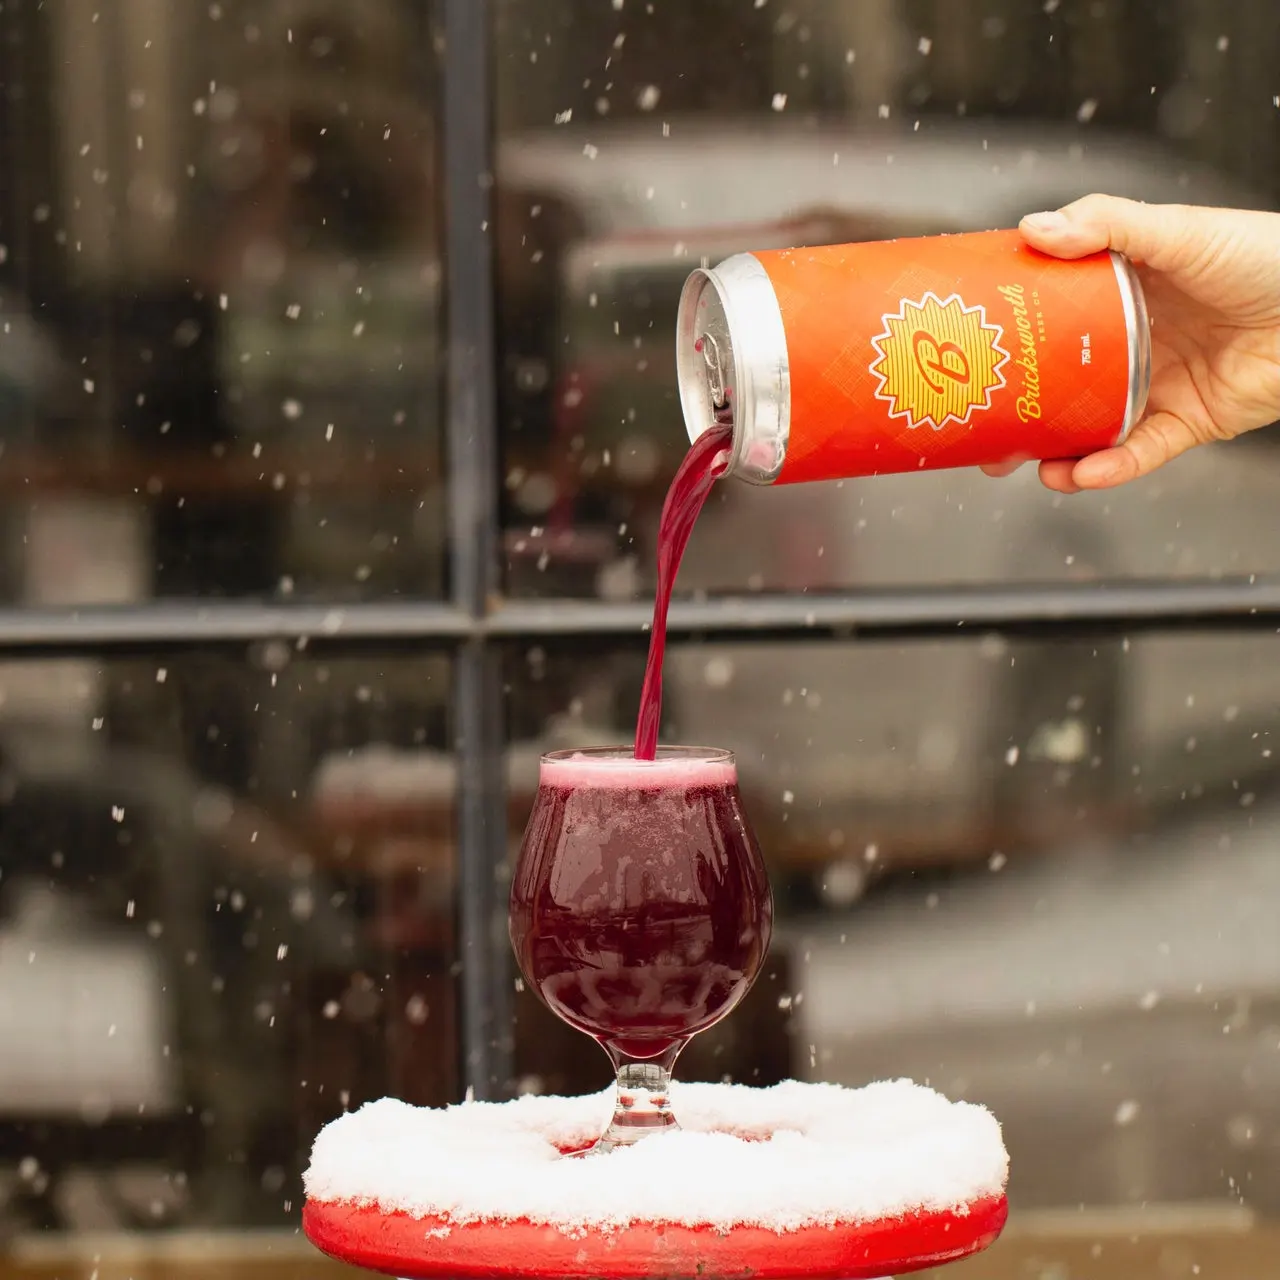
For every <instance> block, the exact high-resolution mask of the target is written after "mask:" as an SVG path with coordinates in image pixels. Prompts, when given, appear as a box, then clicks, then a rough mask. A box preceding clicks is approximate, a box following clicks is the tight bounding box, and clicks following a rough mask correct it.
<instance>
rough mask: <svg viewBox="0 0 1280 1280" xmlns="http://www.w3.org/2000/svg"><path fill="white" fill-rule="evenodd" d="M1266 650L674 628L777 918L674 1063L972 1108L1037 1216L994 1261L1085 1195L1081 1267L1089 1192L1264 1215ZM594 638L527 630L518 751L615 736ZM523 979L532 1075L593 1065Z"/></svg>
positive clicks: (525, 1064)
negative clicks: (772, 639) (997, 1135)
mask: <svg viewBox="0 0 1280 1280" xmlns="http://www.w3.org/2000/svg"><path fill="white" fill-rule="evenodd" d="M1274 649H1275V639H1274V636H1267V635H1261V636H1253V637H1230V636H1213V637H1195V636H1179V637H1169V638H1164V637H1161V638H1156V637H1150V638H1139V639H1133V640H1131V641H1125V640H1115V641H1105V642H1097V641H1053V642H1040V641H1036V642H1031V641H1023V642H1018V643H1006V642H1000V641H996V640H994V639H985V640H968V641H961V640H957V641H946V642H941V643H917V644H887V643H866V644H863V645H858V644H854V645H850V644H847V643H841V642H831V643H829V644H815V643H801V644H787V645H766V646H755V645H749V644H733V645H719V644H717V645H697V644H681V645H678V646H677V647H676V648H675V650H674V651H673V652H672V653H671V654H670V657H669V663H670V665H669V677H668V680H669V688H670V703H669V708H668V710H669V714H668V718H667V729H666V733H665V740H667V741H670V742H681V741H689V740H691V739H697V740H701V739H703V738H705V737H707V736H708V735H710V734H714V737H715V741H716V743H717V744H719V745H723V746H727V747H731V748H732V749H733V750H734V751H735V752H736V753H737V757H738V764H739V772H740V776H741V779H742V784H743V789H744V795H745V799H746V803H747V807H748V812H749V813H750V815H751V818H752V821H753V823H754V824H755V826H756V828H757V830H758V833H759V835H760V839H761V844H762V847H763V849H764V852H765V856H766V859H767V860H768V863H769V870H770V876H771V879H772V883H773V888H774V893H775V899H776V903H777V907H778V911H779V926H778V927H777V929H776V930H775V937H774V944H773V949H772V951H771V955H770V963H769V970H768V971H767V973H766V977H765V978H764V979H762V980H761V982H760V983H759V984H758V985H757V987H756V988H755V989H754V990H753V993H752V1003H751V1004H750V1005H745V1004H744V1006H743V1007H742V1008H741V1010H740V1011H737V1012H735V1013H734V1014H732V1015H731V1016H730V1017H729V1018H728V1019H727V1020H726V1021H725V1023H724V1024H722V1026H721V1028H719V1029H718V1031H717V1032H716V1033H713V1034H709V1035H707V1036H706V1037H705V1041H706V1042H705V1043H699V1042H698V1041H697V1040H695V1042H694V1044H693V1046H692V1048H691V1050H690V1052H689V1053H688V1056H687V1057H686V1058H683V1059H682V1060H681V1065H680V1066H679V1067H678V1069H677V1075H678V1076H680V1077H681V1078H685V1079H690V1078H693V1079H699V1078H700V1079H711V1080H718V1079H720V1078H722V1077H723V1076H726V1075H727V1076H730V1077H732V1078H733V1079H737V1080H741V1081H743V1082H746V1083H754V1082H757V1081H760V1082H763V1081H767V1080H772V1079H777V1078H785V1077H787V1076H794V1077H796V1078H799V1079H814V1080H832V1081H836V1082H839V1083H842V1084H847V1085H851V1086H856V1085H860V1084H863V1083H866V1082H867V1081H870V1080H875V1079H882V1078H885V1077H891V1078H896V1077H898V1076H904V1075H905V1076H909V1077H911V1078H913V1079H916V1080H920V1081H929V1082H931V1083H932V1084H933V1085H934V1086H935V1087H937V1088H939V1089H942V1090H943V1091H944V1092H946V1093H947V1094H948V1095H950V1096H953V1097H966V1098H972V1099H974V1100H977V1101H981V1102H983V1103H984V1104H986V1105H988V1106H990V1107H991V1108H992V1109H993V1110H994V1111H995V1113H996V1114H997V1115H998V1116H999V1117H1000V1119H1001V1121H1002V1122H1003V1124H1004V1126H1005V1134H1006V1140H1007V1143H1008V1146H1009V1149H1010V1155H1011V1160H1012V1168H1013V1180H1012V1186H1011V1196H1012V1202H1013V1206H1014V1218H1013V1222H1014V1224H1015V1225H1016V1224H1018V1223H1022V1224H1024V1226H1025V1228H1026V1231H1025V1232H1023V1233H1022V1234H1020V1236H1019V1239H1018V1240H1011V1241H1010V1243H1009V1245H1008V1246H1007V1247H1006V1246H1003V1245H1002V1246H1001V1249H1002V1250H1003V1252H1004V1256H1005V1258H1006V1260H1007V1261H1006V1264H1005V1265H1008V1266H1009V1267H1010V1268H1011V1269H1010V1270H1009V1274H1010V1275H1012V1274H1014V1270H1013V1269H1012V1267H1013V1259H1015V1258H1018V1257H1026V1256H1027V1254H1025V1253H1019V1252H1018V1250H1019V1249H1025V1250H1030V1251H1031V1252H1033V1253H1035V1255H1036V1256H1037V1257H1039V1259H1040V1263H1039V1265H1040V1267H1041V1268H1043V1267H1050V1266H1051V1264H1053V1263H1055V1262H1056V1261H1057V1260H1058V1259H1059V1254H1058V1253H1056V1252H1053V1251H1048V1252H1046V1249H1045V1247H1044V1244H1045V1239H1047V1238H1048V1237H1047V1236H1046V1237H1044V1238H1043V1239H1040V1240H1039V1241H1038V1242H1037V1241H1036V1240H1035V1239H1031V1240H1028V1239H1026V1238H1025V1236H1026V1234H1027V1233H1030V1234H1031V1235H1032V1236H1033V1237H1034V1236H1035V1233H1036V1232H1037V1231H1041V1230H1043V1231H1046V1232H1050V1228H1049V1227H1048V1226H1046V1225H1045V1224H1046V1223H1052V1222H1053V1221H1055V1219H1053V1218H1052V1217H1050V1218H1038V1217H1037V1216H1036V1215H1037V1213H1039V1212H1040V1211H1045V1212H1049V1211H1058V1210H1061V1211H1063V1212H1064V1213H1065V1212H1070V1214H1071V1215H1073V1216H1074V1215H1077V1214H1078V1213H1079V1212H1080V1207H1081V1206H1083V1207H1084V1208H1085V1209H1086V1210H1087V1211H1088V1212H1089V1213H1092V1214H1094V1216H1092V1217H1086V1218H1084V1219H1081V1218H1079V1217H1076V1218H1075V1222H1076V1226H1074V1227H1073V1228H1072V1230H1073V1231H1078V1232H1080V1233H1081V1238H1082V1239H1084V1241H1085V1253H1084V1257H1085V1259H1086V1262H1087V1259H1088V1253H1087V1246H1088V1244H1089V1243H1091V1242H1096V1241H1098V1240H1103V1241H1108V1240H1111V1239H1113V1237H1114V1235H1115V1234H1117V1233H1120V1231H1121V1228H1120V1226H1119V1225H1118V1224H1119V1223H1120V1221H1121V1220H1120V1219H1118V1218H1115V1217H1114V1216H1113V1217H1111V1218H1108V1217H1107V1216H1106V1214H1105V1213H1104V1212H1103V1211H1105V1210H1109V1209H1110V1210H1115V1209H1118V1208H1119V1207H1122V1206H1138V1205H1175V1206H1176V1205H1188V1204H1191V1205H1198V1206H1204V1209H1205V1214H1206V1216H1205V1217H1204V1218H1203V1219H1202V1220H1200V1219H1197V1218H1196V1217H1195V1215H1194V1214H1192V1213H1190V1212H1188V1213H1186V1214H1184V1215H1183V1216H1182V1218H1181V1219H1179V1218H1178V1217H1177V1215H1176V1214H1175V1215H1174V1216H1173V1217H1171V1218H1170V1219H1169V1221H1168V1224H1167V1227H1166V1228H1162V1227H1160V1226H1159V1225H1158V1224H1156V1223H1154V1222H1152V1223H1150V1224H1149V1226H1148V1228H1146V1230H1148V1231H1149V1232H1150V1233H1151V1234H1152V1236H1153V1237H1155V1238H1159V1233H1160V1231H1161V1230H1164V1229H1167V1230H1169V1231H1170V1232H1174V1233H1177V1232H1185V1233H1186V1235H1187V1236H1188V1237H1189V1242H1187V1243H1186V1244H1185V1247H1186V1248H1187V1249H1188V1250H1190V1252H1189V1253H1188V1256H1189V1257H1191V1258H1192V1260H1193V1261H1195V1260H1196V1259H1198V1258H1202V1257H1204V1256H1205V1255H1204V1253H1203V1252H1202V1251H1201V1250H1202V1249H1203V1247H1204V1241H1205V1240H1207V1239H1209V1238H1211V1237H1212V1236H1213V1234H1214V1232H1215V1231H1220V1230H1222V1229H1224V1226H1223V1224H1225V1223H1227V1222H1228V1219H1229V1215H1227V1214H1225V1211H1224V1212H1223V1213H1221V1214H1219V1217H1218V1218H1215V1217H1214V1214H1215V1213H1216V1212H1218V1210H1217V1208H1216V1207H1217V1206H1221V1205H1223V1204H1224V1203H1225V1202H1226V1201H1228V1200H1234V1199H1235V1196H1234V1195H1232V1194H1231V1193H1232V1191H1233V1189H1234V1190H1235V1192H1236V1193H1238V1195H1239V1196H1241V1197H1243V1198H1244V1199H1245V1200H1246V1201H1247V1203H1248V1205H1249V1206H1250V1209H1251V1210H1252V1211H1254V1212H1258V1213H1267V1212H1269V1211H1270V1210H1269V1208H1268V1206H1271V1205H1273V1204H1275V1203H1280V1199H1278V1198H1280V1181H1277V1178H1276V1164H1275V1160H1274V1158H1273V1154H1274V1148H1273V1143H1272V1142H1271V1141H1270V1139H1269V1137H1268V1135H1269V1134H1270V1133H1272V1132H1273V1130H1274V1128H1275V1125H1276V1123H1277V1119H1278V1118H1280V1117H1277V1115H1276V1112H1275V1102H1274V1100H1275V1098H1276V1097H1277V1096H1280V1094H1278V1093H1277V1084H1278V1083H1280V1076H1278V1072H1280V1057H1278V1056H1277V1053H1276V1045H1277V1043H1278V1042H1280V1036H1278V1033H1277V1026H1278V1025H1280V1024H1278V1021H1277V1017H1278V1015H1277V1008H1278V1007H1280V1006H1278V1005H1277V999H1276V993H1277V991H1280V934H1278V933H1277V931H1276V929H1275V924H1274V904H1275V901H1276V898H1277V894H1280V859H1278V858H1277V857H1276V855H1275V840H1274V825H1275V822H1276V815H1277V812H1278V809H1277V804H1278V803H1280V796H1278V795H1277V790H1276V769H1275V754H1274V751H1275V749H1276V747H1277V743H1276V741H1275V739H1276V736H1277V734H1278V733H1280V671H1278V670H1277V667H1276V664H1275V662H1274V661H1273V660H1272V657H1273V654H1274ZM609 662H610V663H611V664H613V665H612V668H611V674H610V675H609V676H601V675H599V674H598V673H597V672H596V671H594V670H593V671H584V670H583V668H582V665H581V663H580V662H579V661H578V655H577V654H576V653H571V652H568V651H551V650H548V651H546V652H544V653H542V654H541V655H540V656H537V657H536V658H534V657H532V656H531V654H530V653H528V652H520V651H517V652H514V653H513V654H512V657H511V664H510V668H509V670H510V678H511V679H512V682H513V685H516V682H517V681H518V682H519V684H518V685H516V687H518V688H522V690H523V692H521V693H520V694H519V695H518V696H517V695H515V694H513V701H519V703H520V704H522V705H524V704H526V703H531V702H533V701H534V700H540V701H539V703H538V705H539V707H540V709H539V711H538V713H537V716H536V719H537V720H538V721H540V722H541V723H543V724H544V725H545V726H546V727H545V728H544V729H543V730H542V731H541V732H539V733H537V734H536V735H535V736H533V737H529V736H527V735H528V730H526V732H525V734H523V735H521V741H520V742H518V743H517V744H515V745H513V748H512V750H513V752H515V753H516V754H517V755H518V756H520V757H521V758H522V759H526V760H531V759H532V758H533V757H534V756H535V754H536V751H537V749H538V748H540V747H541V748H547V747H552V746H554V747H564V746H574V745H580V744H582V745H585V744H588V743H603V742H619V741H626V740H627V736H628V734H629V732H630V729H631V717H632V715H633V706H634V702H633V699H632V697H631V694H630V693H629V692H628V694H627V696H626V697H621V696H619V697H617V698H616V702H615V703H613V704H612V705H611V704H610V701H609V696H608V695H609V694H610V693H611V692H612V693H615V694H617V693H620V691H621V690H622V689H624V688H626V687H627V680H628V678H629V673H630V662H631V658H630V656H629V655H627V654H625V653H617V654H614V655H611V657H610V659H609ZM606 665H607V664H604V663H602V664H601V668H602V669H603V668H604V667H605V666H606ZM553 687H554V688H555V689H556V690H557V692H556V693H554V694H552V693H551V690H552V688H553ZM548 711H550V712H551V713H552V714H551V715H550V716H548V715H547V712H548ZM522 1000H523V1001H524V1003H523V1004H522V1005H521V1006H520V1010H519V1014H520V1025H521V1028H522V1032H521V1034H520V1035H518V1037H517V1056H518V1069H519V1070H520V1071H522V1072H523V1073H524V1074H525V1076H526V1081H525V1083H526V1084H527V1085H528V1086H529V1087H534V1086H535V1085H537V1084H539V1083H541V1084H542V1085H543V1086H544V1087H548V1088H550V1087H553V1086H554V1087H557V1088H558V1087H572V1088H574V1089H586V1088H592V1087H603V1086H604V1084H605V1083H606V1081H607V1078H608V1072H607V1064H606V1062H605V1058H604V1054H603V1053H600V1052H599V1051H598V1050H596V1049H595V1048H594V1046H591V1045H589V1044H588V1043H587V1042H586V1041H585V1040H584V1038H583V1037H582V1036H581V1035H579V1034H577V1033H574V1032H571V1031H568V1030H565V1029H564V1028H557V1027H555V1026H554V1025H553V1024H554V1020H553V1019H552V1018H551V1017H550V1015H548V1014H545V1013H544V1012H542V1010H541V1009H539V1008H536V1007H533V1002H532V999H531V998H526V997H522ZM526 1026H527V1027H528V1030H527V1032H526V1031H525V1030H524V1028H525V1027H526ZM597 1059H598V1061H597ZM528 1077H532V1080H530V1079H528ZM1224 1189H1225V1190H1224ZM1098 1215H1101V1216H1098ZM1082 1221H1084V1222H1086V1223H1087V1224H1088V1226H1087V1227H1082V1226H1080V1223H1081V1222H1082ZM1128 1221H1129V1222H1130V1224H1131V1226H1130V1230H1131V1231H1133V1230H1140V1229H1141V1228H1137V1227H1133V1226H1132V1223H1133V1221H1134V1219H1132V1218H1130V1219H1128ZM1197 1221H1203V1223H1205V1224H1208V1225H1204V1226H1201V1227H1197V1226H1196V1225H1195V1223H1196V1222H1197ZM1215 1222H1217V1223H1218V1225H1217V1226H1214V1225H1213V1223H1215ZM1037 1223H1039V1224H1040V1225H1039V1226H1037V1225H1036V1224H1037ZM1108 1224H1110V1225H1108ZM1233 1229H1234V1228H1233ZM1087 1232H1096V1233H1097V1234H1096V1235H1089V1234H1087ZM1050 1234H1051V1232H1050ZM1033 1246H1034V1247H1033ZM1238 1247H1239V1248H1245V1247H1246V1245H1245V1244H1244V1243H1241V1244H1240V1245H1239V1246H1238ZM1072 1248H1073V1246H1071V1245H1069V1244H1068V1245H1067V1246H1065V1252H1064V1253H1063V1254H1062V1255H1061V1257H1062V1258H1064V1259H1065V1258H1071V1257H1073V1256H1074V1255H1073V1254H1072V1252H1071V1249H1072ZM1109 1251H1110V1245H1108V1252H1109ZM1122 1256H1123V1255H1122ZM1230 1256H1232V1257H1234V1256H1236V1255H1235V1254H1231V1255H1230ZM1268 1256H1270V1255H1268ZM990 1265H991V1267H992V1270H991V1274H993V1275H994V1274H1004V1272H1003V1271H1000V1270H999V1267H998V1266H997V1263H996V1260H995V1255H994V1254H993V1256H992V1262H991V1264H990ZM1027 1265H1028V1266H1029V1265H1030V1264H1029V1261H1028V1263H1027ZM1083 1265H1084V1264H1082V1266H1083ZM1108 1265H1110V1263H1108ZM1031 1273H1032V1272H1031V1271H1030V1270H1029V1271H1028V1272H1027V1274H1031ZM1036 1273H1037V1274H1039V1272H1036ZM976 1274H987V1273H986V1272H982V1271H979V1272H977V1273H976ZM1064 1274H1065V1272H1064ZM1072 1274H1075V1272H1074V1271H1072ZM1080 1274H1081V1275H1098V1276H1110V1275H1111V1274H1113V1273H1112V1272H1110V1271H1107V1270H1105V1269H1099V1270H1097V1271H1092V1270H1088V1269H1082V1270H1081V1271H1080ZM1114 1274H1116V1275H1119V1274H1120V1272H1116V1273H1114Z"/></svg>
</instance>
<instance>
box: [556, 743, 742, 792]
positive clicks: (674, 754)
mask: <svg viewBox="0 0 1280 1280" xmlns="http://www.w3.org/2000/svg"><path fill="white" fill-rule="evenodd" d="M539 777H540V780H541V782H542V783H543V784H544V785H546V786H552V787H573V788H575V789H577V788H580V787H596V788H603V787H609V788H614V789H617V790H619V791H644V790H649V789H657V788H661V789H663V790H666V789H668V788H681V789H683V788H693V787H732V786H735V785H736V784H737V781H738V766H737V764H736V763H735V761H734V758H733V752H732V751H722V750H720V749H719V748H717V747H659V748H658V754H657V757H656V758H655V759H653V760H637V759H636V758H635V754H634V753H633V752H632V750H631V748H630V747H585V748H583V749H582V750H579V751H553V752H551V753H550V754H549V755H545V756H543V757H542V762H541V769H540V773H539Z"/></svg>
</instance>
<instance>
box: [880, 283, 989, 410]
mask: <svg viewBox="0 0 1280 1280" xmlns="http://www.w3.org/2000/svg"><path fill="white" fill-rule="evenodd" d="M1003 337H1004V330H1003V329H1001V328H1000V326H999V325H996V324H988V323H987V313H986V310H985V309H984V308H983V307H966V306H965V305H964V302H963V301H962V300H961V298H960V296H959V295H958V294H954V293H953V294H952V295H951V297H949V298H947V299H946V301H945V302H944V301H942V300H940V299H939V298H938V296H937V295H936V294H934V293H926V294H925V295H924V297H923V298H922V299H921V300H920V301H919V302H908V301H906V300H905V299H904V300H903V303H902V310H901V311H899V312H898V313H897V315H886V316H885V317H884V332H883V333H881V334H880V335H879V336H878V337H875V338H872V340H871V345H872V346H873V347H875V349H876V353H877V358H876V360H875V361H874V362H873V363H872V365H871V372H872V373H873V374H874V375H875V377H876V378H877V379H878V380H879V383H880V387H879V389H878V390H877V391H876V393H875V395H876V399H877V400H884V401H886V402H887V403H888V405H889V416H890V417H891V418H904V419H906V423H907V426H909V427H912V428H915V427H922V426H925V425H926V424H927V425H929V426H931V427H932V428H933V429H934V430H935V431H941V430H942V428H943V427H945V426H946V425H947V423H948V422H960V423H964V422H967V421H968V420H969V418H970V417H971V415H972V414H973V413H974V412H976V411H980V410H983V409H989V408H990V407H991V395H992V392H994V391H998V390H999V389H1000V388H1001V387H1003V386H1004V385H1005V377H1004V373H1003V372H1002V370H1003V369H1004V366H1005V364H1006V363H1007V362H1008V359H1009V353H1008V352H1007V351H1005V350H1004V349H1003V348H1002V347H1001V346H1000V340H1001V339H1002V338H1003Z"/></svg>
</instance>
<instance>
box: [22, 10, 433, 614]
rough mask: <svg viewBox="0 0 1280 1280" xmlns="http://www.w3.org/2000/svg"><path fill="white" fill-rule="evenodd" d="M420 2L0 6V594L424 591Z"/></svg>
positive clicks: (109, 598)
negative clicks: (0, 75)
mask: <svg viewBox="0 0 1280 1280" xmlns="http://www.w3.org/2000/svg"><path fill="white" fill-rule="evenodd" d="M428 14H429V6H426V5H419V4H411V3H405V2H403V0H371V2H370V3H367V4H361V5H360V6H358V10H357V9H355V8H352V7H351V6H348V5H342V4H332V3H327V2H321V0H314V2H308V3H305V4H292V3H290V4H281V3H277V2H275V0H271V2H267V0H221V2H220V3H217V4H198V5H154V4H119V5H108V6H105V7H102V8H101V9H99V8H96V7H94V6H92V5H84V4H79V3H72V2H70V0H67V2H66V3H58V4H51V5H32V4H14V5H8V6H6V7H5V9H4V12H3V14H2V15H0V33H2V35H3V44H4V46H5V49H6V53H5V58H6V60H7V64H8V65H7V66H6V71H5V81H6V84H7V86H8V91H7V92H6V93H5V95H4V96H3V99H0V113H2V114H0V165H2V166H3V169H4V171H5V173H6V175H8V179H7V180H6V181H5V183H4V184H3V187H2V189H0V227H2V228H3V235H2V236H0V240H2V242H3V253H2V255H0V311H2V312H3V328H2V331H0V395H2V396H3V401H2V403H3V406H4V410H3V421H4V426H3V441H2V443H3V447H4V451H5V452H4V466H3V474H4V477H5V494H6V502H5V514H4V517H3V519H4V524H5V530H4V532H3V534H0V537H2V538H3V545H4V550H5V555H4V557H3V558H4V561H5V567H4V572H3V575H2V576H3V579H4V580H3V583H0V593H2V594H3V596H4V597H7V598H8V599H10V600H11V601H15V602H22V601H36V602H42V603H43V602H49V601H50V600H53V601H54V602H56V603H68V602H75V603H86V602H87V603H119V602H133V601H138V600H145V599H147V598H150V597H154V596H194V595H204V596H262V595H276V596H280V597H283V598H288V597H295V598H296V597H307V596H312V597H314V596H316V595H317V594H323V595H325V596H326V597H327V598H340V599H348V600H358V599H365V598H370V597H386V596H390V595H397V594H403V595H416V596H423V595H426V596H431V595H439V594H440V593H441V592H442V590H443V574H444V570H443V565H444V548H443V539H444V532H443V530H444V515H443V511H444V497H443V489H442V484H443V480H442V475H441V405H440V400H441V385H442V384H441V360H442V353H443V351H444V345H443V342H442V339H441V332H442V331H441V327H440V325H441V315H442V306H441V283H440V241H439V236H440V217H439V213H438V208H437V205H438V195H439V177H438V169H439V166H438V164H437V161H436V156H435V146H436V141H435V137H436V135H435V125H436V114H437V113H436V108H435V95H436V82H437V79H438V76H437V72H436V68H435V51H434V44H433V41H432V38H431V30H430V26H429V20H428Z"/></svg>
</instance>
